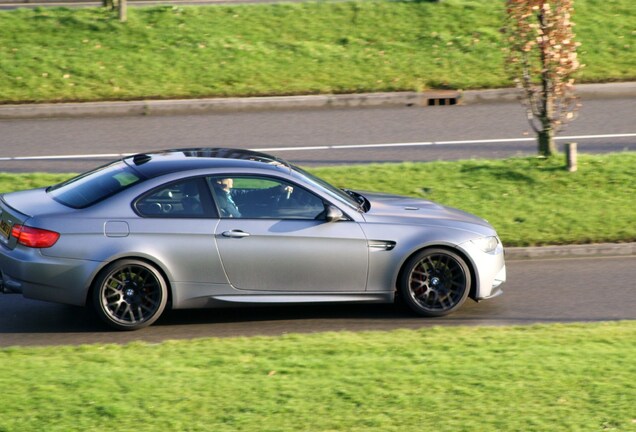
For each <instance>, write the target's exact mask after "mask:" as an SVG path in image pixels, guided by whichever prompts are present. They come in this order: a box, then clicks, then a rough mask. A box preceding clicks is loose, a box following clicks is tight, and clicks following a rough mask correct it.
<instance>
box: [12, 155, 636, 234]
mask: <svg viewBox="0 0 636 432" xmlns="http://www.w3.org/2000/svg"><path fill="white" fill-rule="evenodd" d="M310 171H312V172H313V173H315V174H317V175H319V176H320V177H323V178H324V179H326V180H327V181H329V182H331V183H333V184H334V185H336V186H339V187H346V188H350V189H357V190H368V191H379V192H389V193H395V194H401V195H409V196H415V197H420V198H425V199H430V200H433V201H436V202H439V203H441V204H445V205H450V206H452V207H457V208H460V209H462V210H465V211H468V212H471V213H474V214H476V215H478V216H481V217H483V218H485V219H488V220H489V221H490V222H491V223H492V224H493V226H494V227H495V228H496V229H497V231H498V233H499V235H500V236H501V238H502V241H503V242H504V245H506V246H536V245H547V244H583V243H599V242H632V241H636V224H634V223H633V222H634V220H636V206H634V191H636V153H629V152H625V153H615V154H608V155H600V156H599V155H594V156H591V155H580V156H579V170H578V172H576V173H568V172H567V171H566V170H565V166H564V161H562V160H560V159H551V160H543V159H539V158H534V157H530V158H511V159H505V160H465V161H458V162H429V163H402V164H374V165H354V166H345V167H326V168H311V169H310ZM68 177H69V175H68V174H66V175H65V174H37V173H36V174H7V173H0V191H3V192H8V191H13V190H20V189H29V188H34V187H39V186H43V185H50V184H53V183H56V182H59V181H62V180H64V179H66V178H68Z"/></svg>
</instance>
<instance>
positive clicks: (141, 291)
mask: <svg viewBox="0 0 636 432" xmlns="http://www.w3.org/2000/svg"><path fill="white" fill-rule="evenodd" d="M167 300H168V288H167V285H166V282H165V280H164V278H163V276H162V275H161V273H159V271H158V270H157V269H156V268H154V267H153V266H151V265H149V264H147V263H145V262H143V261H138V260H121V261H116V262H114V263H112V264H110V265H109V266H108V267H106V268H105V269H104V271H102V273H100V275H99V276H98V277H97V279H96V280H95V285H94V289H93V306H94V308H95V311H96V312H97V315H98V316H99V317H100V318H101V319H102V320H103V321H104V322H105V323H106V324H108V325H109V326H111V327H113V328H115V329H117V330H137V329H140V328H143V327H147V326H149V325H150V324H152V323H153V322H155V321H156V320H157V319H158V318H159V316H161V313H162V312H163V310H164V309H165V307H166V303H167Z"/></svg>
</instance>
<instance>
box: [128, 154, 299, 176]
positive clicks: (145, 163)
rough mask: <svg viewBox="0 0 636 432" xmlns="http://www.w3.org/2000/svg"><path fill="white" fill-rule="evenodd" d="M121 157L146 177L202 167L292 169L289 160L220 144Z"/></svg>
mask: <svg viewBox="0 0 636 432" xmlns="http://www.w3.org/2000/svg"><path fill="white" fill-rule="evenodd" d="M123 161H124V162H125V163H126V164H128V165H129V166H130V167H132V168H134V169H135V170H137V171H139V172H141V173H142V174H143V175H144V176H145V177H146V178H154V177H158V176H162V175H164V174H170V173H173V172H179V171H189V170H196V169H205V168H230V169H232V168H259V169H272V170H280V169H281V168H282V169H284V170H285V171H290V170H291V169H292V167H291V165H290V164H289V162H287V161H285V160H284V159H280V158H277V157H275V156H271V155H268V154H266V153H261V152H257V151H253V150H245V149H235V148H222V147H214V148H213V147H206V148H183V149H171V150H160V151H154V152H149V153H139V154H136V155H134V156H129V157H126V158H124V159H123Z"/></svg>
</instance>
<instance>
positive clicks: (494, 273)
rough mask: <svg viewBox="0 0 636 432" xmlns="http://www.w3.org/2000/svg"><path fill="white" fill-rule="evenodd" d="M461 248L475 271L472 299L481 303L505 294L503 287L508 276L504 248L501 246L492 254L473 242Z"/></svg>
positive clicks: (462, 245) (464, 244) (463, 244)
mask: <svg viewBox="0 0 636 432" xmlns="http://www.w3.org/2000/svg"><path fill="white" fill-rule="evenodd" d="M459 247H460V248H461V249H462V251H463V252H464V253H465V254H466V256H467V257H468V258H469V259H470V260H471V262H472V265H473V269H474V271H475V279H476V280H475V281H474V284H475V285H474V288H475V289H474V291H473V292H472V293H471V297H472V298H473V299H474V300H476V301H481V300H486V299H489V298H493V297H497V296H499V295H501V294H503V291H502V289H501V285H502V284H503V283H504V282H505V281H506V276H507V275H506V262H505V258H504V255H505V254H504V249H503V246H501V244H500V245H499V246H498V247H497V248H496V249H495V250H494V251H492V252H484V251H482V250H481V249H479V248H478V247H477V246H475V245H474V244H473V243H472V242H466V243H462V244H461V245H459Z"/></svg>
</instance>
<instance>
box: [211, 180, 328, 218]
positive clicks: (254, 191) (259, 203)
mask: <svg viewBox="0 0 636 432" xmlns="http://www.w3.org/2000/svg"><path fill="white" fill-rule="evenodd" d="M208 183H209V185H210V187H211V189H212V190H213V195H214V199H215V201H216V205H217V208H218V211H219V214H220V215H221V217H224V218H243V219H320V218H321V217H322V216H324V211H325V204H324V202H323V200H322V199H321V198H319V197H318V196H316V195H314V194H313V193H311V192H309V191H307V190H306V189H304V188H302V187H300V186H298V185H295V184H292V183H288V182H286V181H284V180H281V179H275V178H270V177H258V176H232V177H226V176H223V177H221V176H218V177H210V178H208Z"/></svg>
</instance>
